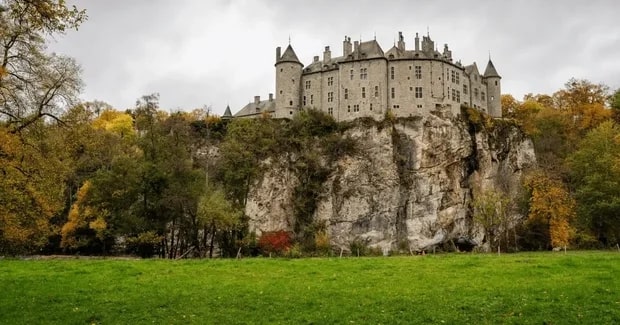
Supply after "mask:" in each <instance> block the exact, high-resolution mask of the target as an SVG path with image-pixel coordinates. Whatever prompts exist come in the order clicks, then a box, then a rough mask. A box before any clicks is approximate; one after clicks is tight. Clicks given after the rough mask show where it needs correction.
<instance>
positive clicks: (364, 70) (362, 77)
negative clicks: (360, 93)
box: [360, 68, 368, 79]
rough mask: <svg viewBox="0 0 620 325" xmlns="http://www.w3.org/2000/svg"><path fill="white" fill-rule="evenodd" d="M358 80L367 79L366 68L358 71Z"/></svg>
mask: <svg viewBox="0 0 620 325" xmlns="http://www.w3.org/2000/svg"><path fill="white" fill-rule="evenodd" d="M360 79H368V68H361V69H360Z"/></svg>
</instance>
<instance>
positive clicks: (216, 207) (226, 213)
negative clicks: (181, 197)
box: [198, 188, 241, 258]
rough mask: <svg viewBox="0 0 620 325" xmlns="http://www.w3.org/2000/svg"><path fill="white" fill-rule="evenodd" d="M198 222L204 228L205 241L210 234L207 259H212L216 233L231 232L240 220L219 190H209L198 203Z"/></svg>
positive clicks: (238, 212) (238, 213) (237, 213)
mask: <svg viewBox="0 0 620 325" xmlns="http://www.w3.org/2000/svg"><path fill="white" fill-rule="evenodd" d="M198 220H199V222H200V225H202V226H203V227H204V231H205V232H204V234H205V239H206V238H207V234H210V239H211V241H210V244H209V258H212V257H213V248H214V240H215V236H216V234H217V232H218V231H225V230H231V229H232V228H233V227H234V226H235V225H237V224H238V222H239V220H241V212H240V210H238V209H236V208H234V206H233V205H232V204H231V203H230V201H228V200H227V199H226V196H225V195H224V192H223V191H222V190H221V189H218V188H213V189H210V188H209V189H207V191H206V193H205V194H203V195H202V196H201V197H200V200H199V201H198ZM205 243H206V241H205Z"/></svg>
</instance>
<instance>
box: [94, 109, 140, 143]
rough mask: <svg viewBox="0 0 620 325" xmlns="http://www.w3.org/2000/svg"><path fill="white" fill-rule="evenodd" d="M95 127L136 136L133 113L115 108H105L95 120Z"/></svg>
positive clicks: (124, 135)
mask: <svg viewBox="0 0 620 325" xmlns="http://www.w3.org/2000/svg"><path fill="white" fill-rule="evenodd" d="M93 127H94V128H95V129H100V130H106V131H109V132H112V133H114V134H117V135H119V136H121V137H134V136H135V130H134V127H133V118H132V117H131V115H129V114H126V113H122V112H119V111H115V110H111V109H108V110H104V111H103V112H102V113H101V115H99V117H98V118H97V119H96V120H94V121H93Z"/></svg>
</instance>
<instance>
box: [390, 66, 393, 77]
mask: <svg viewBox="0 0 620 325" xmlns="http://www.w3.org/2000/svg"><path fill="white" fill-rule="evenodd" d="M390 79H392V80H394V67H390Z"/></svg>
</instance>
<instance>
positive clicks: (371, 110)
mask: <svg viewBox="0 0 620 325" xmlns="http://www.w3.org/2000/svg"><path fill="white" fill-rule="evenodd" d="M370 110H371V111H372V103H370Z"/></svg>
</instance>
